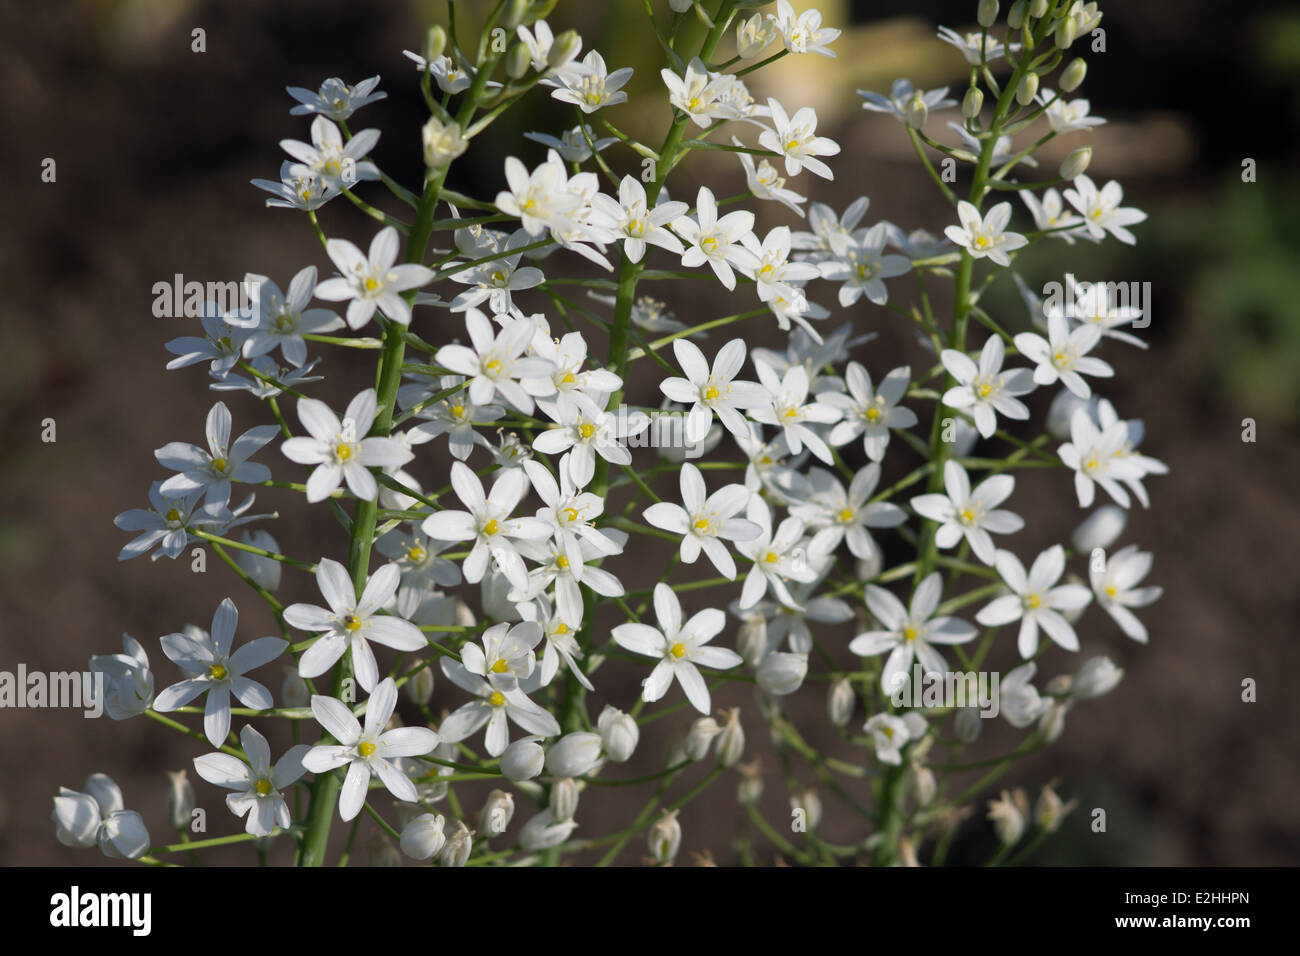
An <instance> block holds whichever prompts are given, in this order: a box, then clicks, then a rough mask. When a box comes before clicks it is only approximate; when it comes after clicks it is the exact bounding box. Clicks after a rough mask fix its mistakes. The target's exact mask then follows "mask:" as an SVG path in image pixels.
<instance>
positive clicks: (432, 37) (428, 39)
mask: <svg viewBox="0 0 1300 956" xmlns="http://www.w3.org/2000/svg"><path fill="white" fill-rule="evenodd" d="M446 48H447V31H446V30H444V29H443V28H442V27H441V26H440V25H438V24H436V23H435V24H434V25H433V26H431V27H429V32H428V33H426V34H425V35H424V58H425V60H426V61H428V62H429V63H432V62H433V61H434V60H436V59H438V57H440V56H442V51H443V50H445V49H446Z"/></svg>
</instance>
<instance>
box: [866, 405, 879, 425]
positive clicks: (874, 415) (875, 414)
mask: <svg viewBox="0 0 1300 956" xmlns="http://www.w3.org/2000/svg"><path fill="white" fill-rule="evenodd" d="M865 414H866V418H867V421H869V422H874V421H876V420H877V419H879V418H880V409H878V408H874V407H873V408H868V409H867V411H866V413H865Z"/></svg>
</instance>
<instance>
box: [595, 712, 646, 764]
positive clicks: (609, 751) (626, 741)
mask: <svg viewBox="0 0 1300 956" xmlns="http://www.w3.org/2000/svg"><path fill="white" fill-rule="evenodd" d="M596 729H597V730H599V731H600V740H601V743H602V744H603V745H604V747H605V756H607V757H609V759H610V760H612V761H614V762H615V763H622V762H623V761H625V760H627V759H629V758H630V757H631V756H632V753H633V752H634V751H635V750H636V745H637V742H638V741H639V740H640V739H641V728H640V727H638V726H637V723H636V720H635V719H633V718H632V717H631V716H630V715H629V714H625V713H623V711H621V710H619V709H618V708H616V707H610V706H609V705H608V704H607V705H606V706H605V709H604V710H602V711H601V712H600V717H599V718H598V719H597V720H596Z"/></svg>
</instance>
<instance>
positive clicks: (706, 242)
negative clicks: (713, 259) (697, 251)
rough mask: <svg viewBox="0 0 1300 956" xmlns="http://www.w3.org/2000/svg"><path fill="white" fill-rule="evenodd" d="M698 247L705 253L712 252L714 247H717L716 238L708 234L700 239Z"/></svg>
mask: <svg viewBox="0 0 1300 956" xmlns="http://www.w3.org/2000/svg"><path fill="white" fill-rule="evenodd" d="M700 248H701V249H703V250H704V251H705V252H707V253H712V252H713V251H714V250H715V249H717V248H718V240H717V239H715V238H714V237H713V236H708V237H707V238H705V239H701V240H700Z"/></svg>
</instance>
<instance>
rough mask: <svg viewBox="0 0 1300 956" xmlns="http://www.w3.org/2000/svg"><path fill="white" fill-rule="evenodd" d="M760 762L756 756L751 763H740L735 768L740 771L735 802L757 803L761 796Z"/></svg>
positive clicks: (761, 777)
mask: <svg viewBox="0 0 1300 956" xmlns="http://www.w3.org/2000/svg"><path fill="white" fill-rule="evenodd" d="M761 767H762V764H761V763H760V761H759V759H758V758H757V757H755V758H754V760H753V762H752V763H742V764H741V765H740V766H738V767H737V768H736V769H737V770H739V771H740V783H738V784H737V785H736V802H737V803H739V804H742V805H748V804H751V803H758V801H759V800H760V799H761V798H762V796H763V772H762V769H761Z"/></svg>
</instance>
